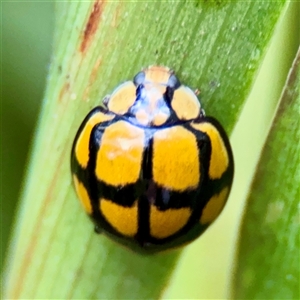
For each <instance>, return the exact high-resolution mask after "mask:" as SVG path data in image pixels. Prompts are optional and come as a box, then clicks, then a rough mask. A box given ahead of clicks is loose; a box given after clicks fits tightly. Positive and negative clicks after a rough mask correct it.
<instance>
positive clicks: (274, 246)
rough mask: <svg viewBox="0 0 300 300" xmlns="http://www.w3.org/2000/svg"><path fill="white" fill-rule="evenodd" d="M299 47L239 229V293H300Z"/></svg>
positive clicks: (238, 296)
mask: <svg viewBox="0 0 300 300" xmlns="http://www.w3.org/2000/svg"><path fill="white" fill-rule="evenodd" d="M299 82H300V48H299V52H298V54H297V57H296V59H295V61H294V64H293V67H292V69H291V72H290V75H289V78H288V81H287V83H286V86H285V89H284V92H283V94H282V98H281V100H280V104H279V107H278V110H277V113H276V116H275V119H274V122H273V124H272V127H271V130H270V133H269V135H268V138H267V140H266V144H265V147H264V149H263V152H262V156H261V159H260V161H259V163H258V169H257V172H256V174H255V177H254V181H253V184H252V188H251V193H250V195H249V198H248V201H247V202H248V206H247V209H246V214H245V217H244V221H243V227H242V231H241V243H240V249H239V255H238V260H237V271H236V275H235V290H236V294H235V298H236V299H299V297H300V293H299V284H300V272H299V234H300V207H299V199H300V171H299V163H300V159H299V153H300V143H299V141H300V122H299V116H300V111H299V108H300V93H299V89H300V86H299Z"/></svg>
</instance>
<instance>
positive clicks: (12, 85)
mask: <svg viewBox="0 0 300 300" xmlns="http://www.w3.org/2000/svg"><path fill="white" fill-rule="evenodd" d="M1 6H2V14H1V15H2V39H1V41H2V57H1V58H2V62H1V63H2V84H1V88H2V93H1V107H2V109H1V125H2V126H1V145H2V146H1V152H2V153H1V184H2V189H1V270H2V267H3V262H4V256H5V249H6V247H7V243H8V238H9V234H10V231H11V229H12V226H11V225H12V222H13V216H14V212H15V209H16V205H17V202H18V198H19V193H20V188H21V186H22V179H23V177H24V175H25V172H26V167H25V166H26V163H27V159H28V154H29V150H30V145H31V141H32V140H33V134H34V130H35V125H36V123H37V118H38V113H39V109H40V106H41V103H42V99H43V93H44V87H45V83H46V77H47V73H48V67H49V65H50V55H51V51H52V38H53V28H54V2H25V1H23V2H22V1H21V2H20V1H18V2H4V3H2V4H1Z"/></svg>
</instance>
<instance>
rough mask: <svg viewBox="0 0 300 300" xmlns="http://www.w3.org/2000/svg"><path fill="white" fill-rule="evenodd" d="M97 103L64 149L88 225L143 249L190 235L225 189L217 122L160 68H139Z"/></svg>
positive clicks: (226, 165)
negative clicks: (69, 146) (69, 148)
mask: <svg viewBox="0 0 300 300" xmlns="http://www.w3.org/2000/svg"><path fill="white" fill-rule="evenodd" d="M103 102H104V106H105V107H101V106H98V107H95V108H94V109H93V110H92V111H91V112H90V113H89V114H88V115H87V117H86V118H85V119H84V121H83V123H82V124H81V126H80V128H79V130H78V132H77V135H76V137H75V141H74V144H73V147H72V153H71V170H72V176H73V181H74V185H75V189H76V192H77V195H78V197H79V199H80V201H81V203H82V205H83V207H84V209H85V211H86V213H87V214H88V215H89V216H90V218H91V219H92V220H93V222H94V224H95V226H96V231H98V232H104V233H105V234H106V235H107V236H109V237H110V238H112V239H113V240H115V241H117V242H119V243H121V244H123V245H126V246H128V247H129V248H131V249H133V250H137V251H141V252H146V253H154V252H158V251H162V250H166V249H170V248H174V247H177V246H180V245H183V244H187V243H188V242H190V241H192V240H194V239H195V238H196V237H198V236H199V235H200V234H202V233H203V232H204V231H205V230H206V228H207V227H208V226H209V225H210V224H211V223H212V222H213V221H214V220H215V219H216V217H217V216H218V215H219V214H220V212H221V211H222V209H223V207H224V205H225V202H226V201H227V198H228V195H229V192H230V188H231V184H232V180H233V156H232V151H231V147H230V144H229V140H228V137H227V135H226V133H225V131H224V129H223V128H222V126H221V125H220V124H219V122H218V121H217V120H215V119H214V118H212V117H207V116H205V114H204V111H203V109H202V108H201V106H200V102H199V100H198V98H197V96H196V94H195V93H194V92H193V91H192V90H191V89H190V88H188V87H187V86H184V85H182V84H181V83H180V81H179V79H178V78H177V77H176V76H175V74H174V72H173V71H171V70H170V69H168V68H166V67H161V66H151V67H149V68H147V69H144V70H143V71H141V72H139V73H138V74H137V75H136V76H135V77H134V79H133V81H127V82H125V83H123V84H121V85H120V86H118V87H117V88H116V89H115V90H114V91H113V93H112V94H111V95H110V96H107V97H105V99H104V101H103Z"/></svg>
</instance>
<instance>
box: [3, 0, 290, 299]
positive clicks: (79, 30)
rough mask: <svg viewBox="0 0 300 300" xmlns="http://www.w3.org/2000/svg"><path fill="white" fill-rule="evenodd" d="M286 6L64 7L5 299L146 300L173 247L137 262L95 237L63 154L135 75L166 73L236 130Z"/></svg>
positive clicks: (157, 290) (174, 255)
mask: <svg viewBox="0 0 300 300" xmlns="http://www.w3.org/2000/svg"><path fill="white" fill-rule="evenodd" d="M284 4H285V1H279V2H278V1H277V2H254V1H250V2H243V1H241V2H239V1H234V2H224V3H223V2H222V3H219V2H218V1H215V2H182V1H177V2H154V1H153V2H135V3H131V2H123V1H115V2H104V1H95V2H93V3H91V2H59V3H58V4H57V8H58V9H57V22H56V34H55V45H54V53H53V56H52V63H51V69H50V74H49V79H48V85H47V90H46V94H45V98H44V105H43V111H42V114H41V116H40V121H39V128H38V132H37V136H36V141H35V146H34V151H33V155H32V158H31V163H30V167H29V170H28V173H27V178H26V187H25V189H24V193H23V196H22V199H21V205H20V208H19V214H18V217H17V225H16V231H15V235H14V241H13V243H12V246H11V255H10V258H9V261H8V267H7V271H6V288H5V289H6V290H5V293H6V296H7V298H29V299H33V298H65V299H68V298H93V299H95V298H113V299H116V298H121V297H123V298H128V299H132V298H147V299H151V298H153V299H155V298H158V296H159V295H160V294H161V292H162V289H163V288H164V287H165V286H166V283H167V281H168V279H169V278H170V276H171V274H172V269H173V267H174V265H175V264H176V261H177V259H178V257H179V253H180V252H178V251H175V252H170V253H163V254H160V255H156V256H141V255H138V254H135V253H132V252H129V251H127V250H126V249H123V248H122V247H119V246H118V245H115V244H113V243H112V242H111V241H109V240H108V239H107V238H106V237H104V236H97V235H95V234H94V233H93V230H92V225H91V223H90V221H89V220H88V219H87V218H86V216H85V215H84V213H83V212H82V211H81V209H80V205H79V203H78V201H77V199H76V195H75V193H74V191H73V188H72V184H71V176H70V170H69V160H70V158H69V155H70V149H71V145H72V141H73V138H74V136H75V133H76V131H77V129H78V127H79V125H80V123H81V121H82V119H83V118H84V116H85V115H86V114H87V112H88V111H89V110H90V109H91V108H92V107H94V106H96V105H99V104H100V103H101V100H102V98H103V96H104V95H106V94H107V93H109V92H111V91H112V89H113V88H114V87H115V86H117V85H118V84H119V83H120V82H121V81H122V80H128V79H130V78H132V76H133V75H134V74H135V73H136V72H137V71H139V70H140V69H141V68H142V67H145V66H148V65H152V64H162V65H166V66H169V67H171V68H173V69H174V70H175V71H176V73H177V74H178V76H179V78H181V80H182V82H183V83H185V84H187V85H189V86H191V87H193V88H199V89H200V90H201V97H202V98H203V100H202V104H203V107H204V109H205V110H206V113H207V114H208V115H213V116H215V117H216V118H217V119H219V120H220V122H221V123H222V124H223V125H224V127H225V128H226V129H227V131H228V132H231V130H232V128H233V126H234V124H235V122H236V120H237V118H238V116H239V113H240V111H241V109H242V107H243V105H244V101H245V99H246V96H247V95H248V93H249V91H250V88H251V84H252V82H253V80H254V77H255V74H256V72H257V70H258V68H259V66H260V64H261V62H262V58H263V57H264V54H265V52H266V49H267V45H268V43H269V40H270V38H271V36H272V34H273V30H274V27H275V24H276V22H277V20H278V18H279V16H280V13H281V12H282V11H283V8H284Z"/></svg>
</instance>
